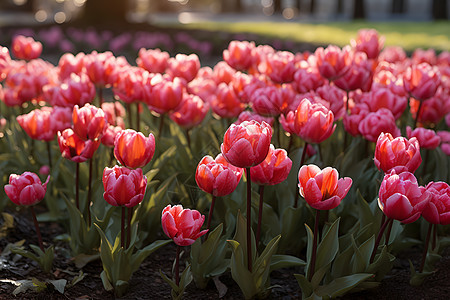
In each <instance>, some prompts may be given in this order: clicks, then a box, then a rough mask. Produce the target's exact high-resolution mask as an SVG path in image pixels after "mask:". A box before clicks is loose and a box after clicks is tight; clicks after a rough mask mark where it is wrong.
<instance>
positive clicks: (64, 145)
mask: <svg viewBox="0 0 450 300" xmlns="http://www.w3.org/2000/svg"><path fill="white" fill-rule="evenodd" d="M58 144H59V149H60V151H61V154H62V156H63V157H64V158H67V159H69V160H71V161H74V162H77V163H82V162H85V161H86V160H88V159H90V158H92V156H93V155H94V152H95V150H97V148H98V146H100V140H87V141H83V140H82V139H81V138H80V137H79V136H78V135H77V134H75V132H73V130H72V129H71V128H68V129H66V130H64V131H63V132H58Z"/></svg>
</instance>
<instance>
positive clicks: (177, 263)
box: [175, 245, 181, 286]
mask: <svg viewBox="0 0 450 300" xmlns="http://www.w3.org/2000/svg"><path fill="white" fill-rule="evenodd" d="M180 252H181V247H180V246H179V245H177V257H176V258H175V283H176V285H177V286H180Z"/></svg>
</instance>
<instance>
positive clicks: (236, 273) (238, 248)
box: [228, 240, 258, 299]
mask: <svg viewBox="0 0 450 300" xmlns="http://www.w3.org/2000/svg"><path fill="white" fill-rule="evenodd" d="M228 244H229V245H230V246H231V250H232V256H231V260H230V268H231V277H233V280H234V281H235V282H236V283H237V284H238V285H239V287H240V289H241V291H242V293H243V294H244V297H245V299H251V298H252V297H254V296H255V295H256V294H257V293H258V291H257V289H256V285H255V282H254V281H253V276H252V273H251V272H250V271H249V270H248V268H247V259H246V257H245V255H244V250H243V249H242V245H240V244H239V242H237V241H235V240H228Z"/></svg>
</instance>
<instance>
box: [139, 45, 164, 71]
mask: <svg viewBox="0 0 450 300" xmlns="http://www.w3.org/2000/svg"><path fill="white" fill-rule="evenodd" d="M138 55H139V57H138V58H137V59H136V63H137V65H138V66H139V67H141V68H143V69H145V70H147V71H148V72H150V73H164V71H165V70H166V68H167V61H168V60H169V57H170V55H169V53H167V52H165V51H161V50H160V49H158V48H157V49H148V50H146V49H144V48H141V49H139V54H138Z"/></svg>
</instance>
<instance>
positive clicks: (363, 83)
mask: <svg viewBox="0 0 450 300" xmlns="http://www.w3.org/2000/svg"><path fill="white" fill-rule="evenodd" d="M372 63H373V62H372V61H370V60H368V59H367V56H366V54H365V53H363V52H356V53H355V54H354V55H353V59H352V61H351V68H350V70H349V71H348V72H346V73H345V74H344V75H342V76H341V77H339V78H338V79H336V80H335V81H334V83H335V84H336V86H337V87H339V88H341V89H343V90H345V91H354V90H356V89H361V90H363V91H368V90H369V89H370V85H371V84H372Z"/></svg>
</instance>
